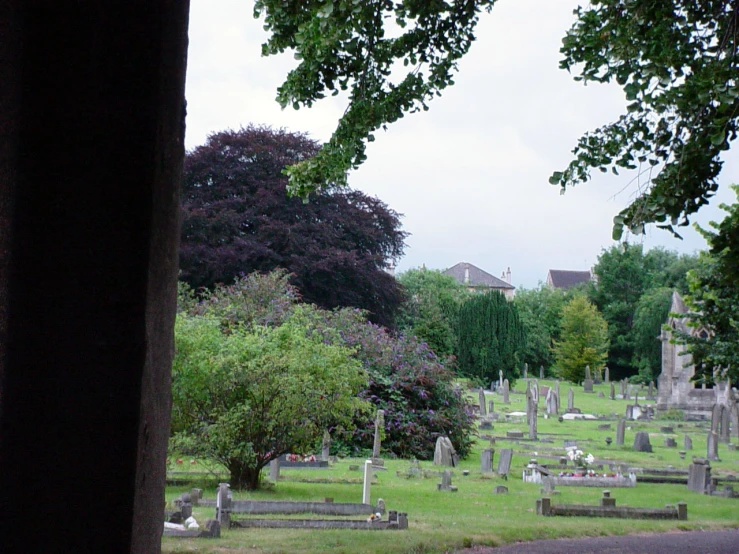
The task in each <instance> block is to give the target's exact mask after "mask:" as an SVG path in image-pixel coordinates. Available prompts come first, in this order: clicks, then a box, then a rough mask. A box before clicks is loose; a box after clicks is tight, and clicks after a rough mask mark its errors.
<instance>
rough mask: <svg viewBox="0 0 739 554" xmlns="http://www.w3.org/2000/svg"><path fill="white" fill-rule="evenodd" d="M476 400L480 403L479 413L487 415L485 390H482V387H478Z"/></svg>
mask: <svg viewBox="0 0 739 554" xmlns="http://www.w3.org/2000/svg"><path fill="white" fill-rule="evenodd" d="M478 401H479V403H480V415H481V416H486V415H488V407H487V404H486V403H485V391H484V390H482V387H481V388H480V392H479V393H478Z"/></svg>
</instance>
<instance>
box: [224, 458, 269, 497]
mask: <svg viewBox="0 0 739 554" xmlns="http://www.w3.org/2000/svg"><path fill="white" fill-rule="evenodd" d="M227 467H228V471H229V473H230V474H231V481H230V483H229V484H230V485H231V488H232V489H234V490H243V489H246V490H248V491H254V490H257V489H258V488H259V486H260V484H261V477H262V468H263V467H264V465H261V466H252V465H249V464H246V463H244V462H242V461H240V460H234V461H231V462H229V463H228V464H227Z"/></svg>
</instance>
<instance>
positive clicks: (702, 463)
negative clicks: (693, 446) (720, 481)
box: [688, 458, 711, 494]
mask: <svg viewBox="0 0 739 554" xmlns="http://www.w3.org/2000/svg"><path fill="white" fill-rule="evenodd" d="M688 489H689V490H691V491H694V492H698V493H700V494H705V493H706V492H707V491H710V490H711V464H709V463H708V461H707V460H702V459H700V458H694V459H693V463H692V464H690V465H689V466H688Z"/></svg>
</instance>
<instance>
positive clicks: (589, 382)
mask: <svg viewBox="0 0 739 554" xmlns="http://www.w3.org/2000/svg"><path fill="white" fill-rule="evenodd" d="M582 388H583V391H584V392H593V377H592V376H591V374H590V366H589V365H586V366H585V380H584V381H583V382H582Z"/></svg>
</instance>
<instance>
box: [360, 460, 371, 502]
mask: <svg viewBox="0 0 739 554" xmlns="http://www.w3.org/2000/svg"><path fill="white" fill-rule="evenodd" d="M371 485H372V460H365V461H364V482H363V484H362V504H369V503H370V486H371Z"/></svg>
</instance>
